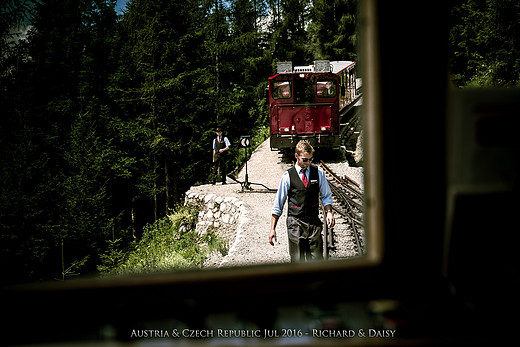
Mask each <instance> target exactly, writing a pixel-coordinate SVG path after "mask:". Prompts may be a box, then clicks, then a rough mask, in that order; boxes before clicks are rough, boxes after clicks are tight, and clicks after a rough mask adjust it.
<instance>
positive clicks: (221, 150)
mask: <svg viewBox="0 0 520 347" xmlns="http://www.w3.org/2000/svg"><path fill="white" fill-rule="evenodd" d="M215 132H216V134H217V138H216V139H214V140H213V184H215V183H216V181H217V168H219V167H220V174H221V175H222V184H226V152H227V151H228V150H229V147H230V146H231V143H230V142H229V140H228V138H227V137H225V136H222V129H221V128H217V129H215Z"/></svg>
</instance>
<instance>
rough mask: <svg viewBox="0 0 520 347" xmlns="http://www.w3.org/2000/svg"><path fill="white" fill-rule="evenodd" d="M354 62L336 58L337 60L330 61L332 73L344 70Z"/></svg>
mask: <svg viewBox="0 0 520 347" xmlns="http://www.w3.org/2000/svg"><path fill="white" fill-rule="evenodd" d="M355 63H356V62H354V61H348V60H337V61H331V62H330V66H331V67H332V69H331V70H332V73H340V72H341V71H343V70H345V69H346V68H348V67H350V66H351V65H354V64H355Z"/></svg>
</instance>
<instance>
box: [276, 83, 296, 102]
mask: <svg viewBox="0 0 520 347" xmlns="http://www.w3.org/2000/svg"><path fill="white" fill-rule="evenodd" d="M291 96H292V95H291V82H289V81H281V82H274V83H273V98H274V99H289V98H290V97H291Z"/></svg>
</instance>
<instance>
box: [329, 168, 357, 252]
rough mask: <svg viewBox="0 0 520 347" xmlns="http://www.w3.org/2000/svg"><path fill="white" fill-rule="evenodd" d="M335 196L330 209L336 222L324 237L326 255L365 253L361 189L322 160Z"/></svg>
mask: <svg viewBox="0 0 520 347" xmlns="http://www.w3.org/2000/svg"><path fill="white" fill-rule="evenodd" d="M319 164H320V166H321V167H322V168H323V170H324V171H325V173H326V175H327V180H328V182H329V186H330V189H331V191H332V194H333V196H334V204H333V206H332V208H333V210H334V211H335V212H336V214H337V217H336V226H335V227H334V229H333V230H327V228H326V233H325V237H324V246H325V256H326V257H328V258H346V257H352V256H361V255H363V254H365V233H364V225H363V203H364V196H363V191H362V189H361V187H360V186H359V184H358V183H357V182H355V181H354V180H352V179H350V178H349V177H347V176H343V177H340V176H339V175H337V174H336V173H335V172H334V171H333V170H332V169H331V168H330V167H329V166H327V165H326V164H325V163H324V162H323V161H321V162H320V163H319Z"/></svg>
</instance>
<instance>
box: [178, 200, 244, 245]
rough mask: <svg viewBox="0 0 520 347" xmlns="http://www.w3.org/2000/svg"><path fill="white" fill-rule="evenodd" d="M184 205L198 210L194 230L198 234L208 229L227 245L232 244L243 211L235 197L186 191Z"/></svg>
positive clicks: (242, 205) (240, 203)
mask: <svg viewBox="0 0 520 347" xmlns="http://www.w3.org/2000/svg"><path fill="white" fill-rule="evenodd" d="M184 204H185V205H192V206H196V207H198V208H199V209H200V212H199V216H198V223H197V226H196V229H195V230H196V231H197V232H198V233H200V234H205V233H206V232H207V231H208V230H209V229H212V230H213V231H214V232H215V234H217V235H218V236H220V237H222V238H223V239H225V240H226V241H227V242H228V244H230V245H231V244H233V242H234V239H235V233H236V229H237V225H238V221H239V217H240V215H241V213H242V212H243V211H244V209H245V207H244V203H243V202H242V201H240V200H238V199H237V198H235V197H222V196H218V195H215V194H211V193H208V194H205V193H199V192H194V191H188V192H187V193H186V197H185V200H184Z"/></svg>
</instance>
